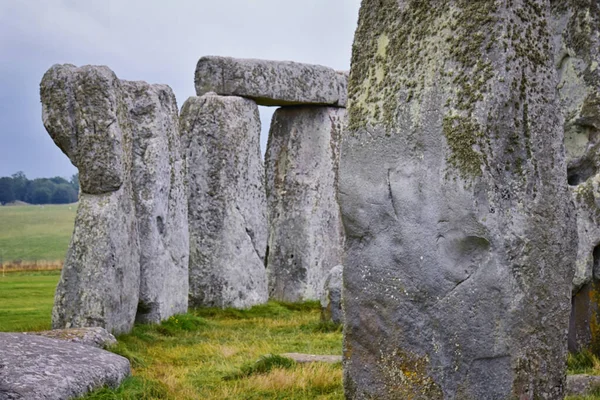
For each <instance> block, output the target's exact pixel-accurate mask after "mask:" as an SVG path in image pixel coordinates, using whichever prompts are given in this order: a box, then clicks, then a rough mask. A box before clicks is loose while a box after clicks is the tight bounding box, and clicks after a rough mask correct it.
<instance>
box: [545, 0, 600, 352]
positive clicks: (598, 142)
mask: <svg viewBox="0 0 600 400" xmlns="http://www.w3.org/2000/svg"><path fill="white" fill-rule="evenodd" d="M599 15H600V9H599V5H598V4H597V3H595V2H583V3H581V2H577V3H575V2H570V1H562V2H556V4H555V5H554V8H553V14H552V16H553V19H552V27H553V29H554V36H555V47H554V63H555V65H556V67H557V69H558V73H559V84H558V86H557V87H558V93H559V98H560V102H561V109H562V112H563V115H564V118H565V121H564V127H565V145H566V150H567V165H568V172H567V179H568V182H569V185H570V187H571V191H572V195H573V200H574V202H575V207H576V209H577V226H578V237H579V239H578V245H579V246H578V252H577V262H576V268H575V277H574V279H573V295H574V298H573V309H572V315H571V325H570V332H569V349H570V350H571V351H579V350H581V349H583V348H593V349H594V351H596V352H598V351H600V342H598V341H599V340H600V337H598V334H599V332H597V329H596V331H595V330H594V328H593V327H594V326H598V325H597V324H598V322H600V320H599V319H598V317H599V316H598V301H599V300H600V298H599V297H598V295H597V293H598V292H597V291H598V279H599V278H600V270H599V269H598V268H599V267H598V265H600V261H599V256H600V250H599V248H598V247H597V246H598V244H599V243H600V200H599V199H600V189H599V184H600V173H599V167H600V137H599V135H598V132H599V130H600V90H599V88H600V70H599V69H598V62H599V61H600V37H599V32H600V17H599ZM599 354H600V353H599Z"/></svg>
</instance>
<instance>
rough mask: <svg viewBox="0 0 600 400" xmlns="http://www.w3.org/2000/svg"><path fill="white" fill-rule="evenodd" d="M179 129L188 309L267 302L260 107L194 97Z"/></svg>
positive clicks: (235, 99)
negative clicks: (185, 190)
mask: <svg viewBox="0 0 600 400" xmlns="http://www.w3.org/2000/svg"><path fill="white" fill-rule="evenodd" d="M180 125H181V132H182V140H183V143H184V148H185V149H186V152H187V157H186V158H187V163H188V180H189V226H190V270H189V273H190V305H191V306H213V307H236V308H245V307H250V306H252V305H255V304H260V303H264V302H266V301H267V279H266V272H265V264H264V262H265V249H266V240H267V224H266V198H265V191H264V169H263V163H262V159H261V154H260V147H259V146H260V145H259V137H260V119H259V115H258V107H257V105H256V103H254V102H253V101H252V100H247V99H242V98H239V97H222V96H217V95H215V94H214V93H209V94H206V95H204V96H202V97H191V98H189V99H188V100H187V101H186V102H185V104H184V105H183V108H182V110H181V118H180Z"/></svg>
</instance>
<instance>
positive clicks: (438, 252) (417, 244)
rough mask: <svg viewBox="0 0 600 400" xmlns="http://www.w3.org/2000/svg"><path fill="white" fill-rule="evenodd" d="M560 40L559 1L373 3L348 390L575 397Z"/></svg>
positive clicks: (347, 141) (353, 85)
mask: <svg viewBox="0 0 600 400" xmlns="http://www.w3.org/2000/svg"><path fill="white" fill-rule="evenodd" d="M552 46H553V43H552V37H551V32H550V6H549V2H547V1H542V0H534V1H527V2H513V1H508V0H501V1H492V0H485V1H477V2H473V1H464V0H456V1H450V0H448V1H443V2H437V3H436V5H435V7H433V6H432V5H431V4H429V2H417V1H409V0H399V1H398V0H383V1H380V0H363V2H362V7H361V11H360V17H359V25H358V28H357V32H356V37H355V41H354V49H353V57H352V68H351V72H350V82H349V105H350V106H349V119H350V122H349V125H350V127H349V130H348V131H347V133H346V134H345V137H344V142H343V145H342V153H341V154H342V159H341V165H340V187H339V197H340V203H341V209H342V215H343V221H344V226H345V230H346V235H347V237H346V241H347V246H346V249H347V253H346V259H345V263H344V300H343V301H344V310H345V329H344V332H345V339H344V357H345V361H344V370H345V381H344V382H345V391H346V395H347V397H348V398H350V399H365V398H378V399H402V398H412V399H461V400H468V399H562V398H563V391H564V386H565V358H566V350H567V349H566V342H567V341H566V327H567V324H568V319H569V309H570V298H571V281H572V278H573V268H574V259H575V255H576V242H577V233H576V220H575V213H574V210H573V209H572V205H571V202H570V194H569V191H568V189H567V182H566V180H567V175H566V170H567V168H566V159H565V154H564V147H563V144H562V143H563V131H562V124H563V121H562V117H561V112H560V106H559V101H558V99H557V96H556V85H557V83H558V82H557V78H556V70H555V66H554V63H553V58H552Z"/></svg>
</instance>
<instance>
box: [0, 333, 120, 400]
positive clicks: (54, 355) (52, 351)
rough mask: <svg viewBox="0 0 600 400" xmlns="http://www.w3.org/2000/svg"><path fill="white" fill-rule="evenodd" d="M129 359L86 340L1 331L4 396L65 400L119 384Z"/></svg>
mask: <svg viewBox="0 0 600 400" xmlns="http://www.w3.org/2000/svg"><path fill="white" fill-rule="evenodd" d="M129 374H130V368H129V361H128V360H127V359H126V358H124V357H121V356H118V355H116V354H113V353H109V352H107V351H105V350H100V349H97V348H94V347H91V346H86V345H83V344H77V343H70V342H65V341H62V340H55V339H50V338H45V337H39V336H30V335H23V334H19V333H0V399H1V400H21V399H23V400H64V399H70V398H74V397H79V396H82V395H84V394H86V393H88V392H90V391H92V390H94V389H99V388H101V387H103V386H109V387H113V388H114V387H117V386H118V385H119V384H120V383H121V381H122V380H123V379H124V378H126V377H127V376H128V375H129Z"/></svg>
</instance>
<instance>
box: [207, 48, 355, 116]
mask: <svg viewBox="0 0 600 400" xmlns="http://www.w3.org/2000/svg"><path fill="white" fill-rule="evenodd" d="M347 82H348V79H347V75H346V74H345V73H343V72H340V73H338V72H336V71H335V70H333V69H331V68H328V67H323V66H321V65H311V64H301V63H297V62H291V61H268V60H255V59H241V58H231V57H215V56H207V57H202V58H200V60H199V61H198V64H197V66H196V75H195V83H196V94H197V95H198V96H202V95H203V94H206V93H208V92H216V93H217V94H220V95H226V96H229V95H232V96H240V97H247V98H250V99H253V100H254V101H256V102H257V103H258V104H259V105H264V106H288V105H299V104H312V105H331V106H338V107H345V106H346V101H347Z"/></svg>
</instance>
